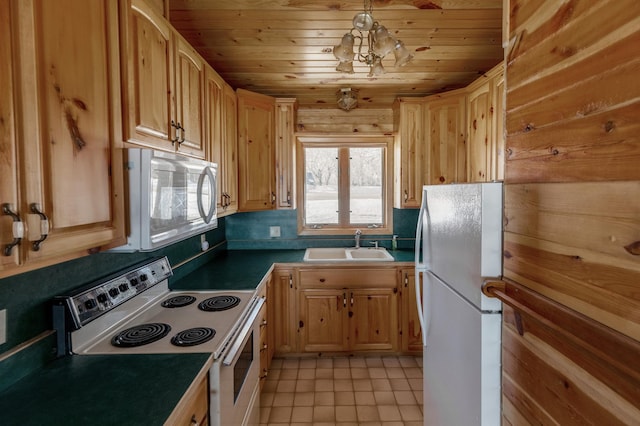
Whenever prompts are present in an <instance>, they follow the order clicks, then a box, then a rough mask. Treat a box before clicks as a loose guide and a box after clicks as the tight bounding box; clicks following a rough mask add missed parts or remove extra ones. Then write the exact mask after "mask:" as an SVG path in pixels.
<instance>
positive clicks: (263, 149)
mask: <svg viewBox="0 0 640 426" xmlns="http://www.w3.org/2000/svg"><path fill="white" fill-rule="evenodd" d="M237 94H238V153H239V182H240V201H239V209H240V210H241V211H252V210H270V209H273V208H275V206H276V194H275V188H274V186H275V167H274V165H275V132H274V125H275V100H274V98H272V97H270V96H265V95H260V94H258V93H251V92H248V91H246V90H241V89H238V90H237Z"/></svg>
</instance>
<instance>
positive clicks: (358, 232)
mask: <svg viewBox="0 0 640 426" xmlns="http://www.w3.org/2000/svg"><path fill="white" fill-rule="evenodd" d="M360 235H362V231H361V230H359V229H356V248H360Z"/></svg>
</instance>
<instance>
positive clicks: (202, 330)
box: [171, 327, 216, 346]
mask: <svg viewBox="0 0 640 426" xmlns="http://www.w3.org/2000/svg"><path fill="white" fill-rule="evenodd" d="M215 335H216V331H215V330H214V329H213V328H209V327H195V328H189V329H187V330H183V331H181V332H179V333H178V334H176V335H175V336H173V337H172V338H171V343H172V344H173V345H175V346H195V345H199V344H201V343H205V342H208V341H209V340H211V339H213V336H215Z"/></svg>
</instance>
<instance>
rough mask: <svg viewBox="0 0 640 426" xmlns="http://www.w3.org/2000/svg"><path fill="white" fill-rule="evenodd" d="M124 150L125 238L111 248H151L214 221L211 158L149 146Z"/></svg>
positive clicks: (204, 228) (212, 225) (214, 175)
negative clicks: (170, 151)
mask: <svg viewBox="0 0 640 426" xmlns="http://www.w3.org/2000/svg"><path fill="white" fill-rule="evenodd" d="M126 155H127V164H126V166H127V167H126V168H127V171H128V173H127V178H128V182H129V185H128V187H129V202H128V208H129V229H128V237H127V244H125V245H123V246H121V247H116V248H115V249H112V250H114V251H126V252H132V251H151V250H155V249H157V248H160V247H163V246H166V245H168V244H170V243H173V242H176V241H179V240H183V239H185V238H188V237H191V236H193V235H196V234H199V233H202V232H205V231H207V230H209V229H213V228H216V227H217V226H218V219H217V216H216V215H217V211H216V205H217V203H216V198H217V195H216V178H217V170H218V166H217V164H215V163H210V162H208V161H204V160H199V159H196V158H190V157H186V156H183V155H179V154H173V153H168V152H162V151H156V150H152V149H140V148H130V149H127V150H126Z"/></svg>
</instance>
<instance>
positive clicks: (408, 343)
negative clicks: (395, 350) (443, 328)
mask: <svg viewBox="0 0 640 426" xmlns="http://www.w3.org/2000/svg"><path fill="white" fill-rule="evenodd" d="M400 274H401V277H400V278H401V281H400V282H401V283H402V284H401V289H402V314H401V316H400V317H401V329H402V350H403V351H422V329H421V328H420V319H419V318H418V306H417V304H416V280H415V271H414V270H413V269H403V270H401V271H400Z"/></svg>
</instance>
